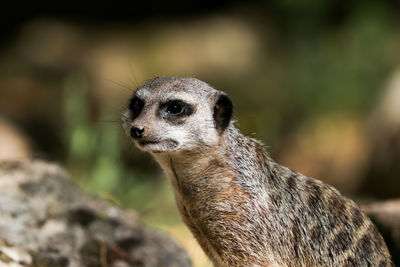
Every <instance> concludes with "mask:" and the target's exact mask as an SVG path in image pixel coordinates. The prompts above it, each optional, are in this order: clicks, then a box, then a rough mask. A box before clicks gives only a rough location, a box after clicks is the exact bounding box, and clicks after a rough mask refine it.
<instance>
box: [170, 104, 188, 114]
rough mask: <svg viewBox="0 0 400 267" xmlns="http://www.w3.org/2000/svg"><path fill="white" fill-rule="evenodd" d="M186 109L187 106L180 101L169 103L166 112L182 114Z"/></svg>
mask: <svg viewBox="0 0 400 267" xmlns="http://www.w3.org/2000/svg"><path fill="white" fill-rule="evenodd" d="M184 111H185V106H184V105H183V104H182V103H180V102H179V101H172V102H170V103H168V105H167V109H166V112H167V113H168V114H171V115H180V114H182V113H183V112H184Z"/></svg>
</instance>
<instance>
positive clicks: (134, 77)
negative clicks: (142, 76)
mask: <svg viewBox="0 0 400 267" xmlns="http://www.w3.org/2000/svg"><path fill="white" fill-rule="evenodd" d="M128 64H129V69H130V70H131V74H132V76H133V79H134V80H135V82H136V87H139V83H138V81H137V79H136V75H135V72H134V71H133V68H132V64H131V62H130V61H129V60H128Z"/></svg>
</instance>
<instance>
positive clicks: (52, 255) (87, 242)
mask: <svg viewBox="0 0 400 267" xmlns="http://www.w3.org/2000/svg"><path fill="white" fill-rule="evenodd" d="M0 214H1V216H0V266H70V267H72V266H74V267H75V266H149V267H150V266H191V263H190V260H189V258H188V255H187V253H186V252H185V251H184V250H182V249H181V248H179V247H178V246H177V245H176V244H175V243H174V242H173V241H172V240H171V239H170V238H168V237H167V236H165V235H164V234H162V233H155V232H154V231H150V230H149V229H146V228H145V227H143V225H141V223H140V222H139V220H138V218H137V217H136V216H135V215H134V214H133V213H129V212H126V211H122V210H121V209H120V208H118V207H116V206H114V205H112V204H111V203H108V202H106V201H104V200H101V199H99V198H96V197H93V196H90V195H88V194H86V193H84V192H83V191H82V190H80V189H79V187H78V186H76V185H75V184H74V183H72V182H71V181H70V180H69V179H68V178H67V175H66V173H65V172H64V171H63V170H62V169H61V168H60V167H58V166H57V165H55V164H50V163H46V162H42V161H31V162H28V161H26V162H15V161H12V162H0Z"/></svg>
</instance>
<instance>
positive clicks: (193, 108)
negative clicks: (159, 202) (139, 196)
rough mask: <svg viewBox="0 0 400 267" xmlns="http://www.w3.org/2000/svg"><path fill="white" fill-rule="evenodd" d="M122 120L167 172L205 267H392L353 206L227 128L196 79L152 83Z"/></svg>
mask: <svg viewBox="0 0 400 267" xmlns="http://www.w3.org/2000/svg"><path fill="white" fill-rule="evenodd" d="M122 120H123V127H124V129H125V131H126V133H127V134H128V135H129V136H131V137H132V139H133V142H134V143H135V144H136V145H137V146H138V147H139V148H140V149H142V150H144V151H146V152H149V153H150V154H152V155H153V156H154V158H155V160H156V161H157V162H158V163H159V164H160V165H161V167H162V168H163V170H164V171H165V172H166V174H167V176H168V179H169V181H170V183H171V185H172V188H173V191H174V194H175V198H176V203H177V206H178V210H179V212H180V214H181V216H182V219H183V221H184V223H185V224H186V225H187V227H188V228H189V229H190V231H191V232H192V233H193V235H194V237H195V238H196V239H197V241H198V243H199V244H200V246H201V247H202V249H203V250H204V252H205V253H206V254H207V256H208V257H209V258H210V260H211V261H212V262H213V264H214V266H221V267H222V266H225V267H239V266H286V267H294V266H304V267H305V266H307V267H310V266H348V267H350V266H379V267H383V266H394V265H393V263H392V261H391V257H390V255H389V252H388V249H387V247H386V245H385V243H384V241H383V239H382V237H381V235H380V234H379V233H378V231H377V229H376V228H375V226H374V225H373V224H372V223H371V221H370V220H369V219H368V218H367V216H366V215H365V214H364V213H363V212H361V211H360V209H359V207H358V206H357V205H356V204H355V203H354V202H353V201H351V200H350V199H348V198H345V197H343V196H342V195H341V194H340V193H339V192H338V191H337V190H336V189H335V188H333V187H331V186H329V185H327V184H325V183H323V182H321V181H319V180H316V179H312V178H309V177H306V176H304V175H302V174H301V173H298V172H295V171H292V170H290V169H288V168H286V167H283V166H281V165H279V164H277V163H276V162H274V161H273V160H272V159H271V158H270V157H269V156H268V154H267V153H266V151H265V149H264V147H263V145H262V144H261V143H260V142H259V141H257V140H255V139H252V138H249V137H245V136H243V135H242V134H241V133H240V132H239V130H238V129H236V128H235V126H234V120H233V105H232V102H231V100H230V98H229V97H228V96H227V95H226V94H225V93H224V92H222V91H219V90H216V89H214V88H213V87H211V86H210V85H208V84H207V83H205V82H202V81H200V80H198V79H195V78H179V77H161V78H155V79H153V80H151V81H149V82H147V83H146V84H145V85H143V86H142V87H140V88H138V89H137V90H136V91H135V93H134V94H133V96H132V97H131V99H130V100H129V103H128V106H127V109H126V110H125V112H124V113H123V115H122Z"/></svg>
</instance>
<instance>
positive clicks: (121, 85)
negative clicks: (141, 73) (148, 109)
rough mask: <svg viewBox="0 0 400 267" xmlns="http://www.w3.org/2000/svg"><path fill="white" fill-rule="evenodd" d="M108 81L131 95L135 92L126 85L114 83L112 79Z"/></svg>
mask: <svg viewBox="0 0 400 267" xmlns="http://www.w3.org/2000/svg"><path fill="white" fill-rule="evenodd" d="M106 80H107V81H108V82H112V83H113V84H116V85H118V86H120V87H122V88H124V89H126V90H128V91H129V93H133V92H134V91H135V90H134V89H132V88H130V87H129V86H127V85H124V84H122V83H119V82H116V81H113V80H111V79H106Z"/></svg>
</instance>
